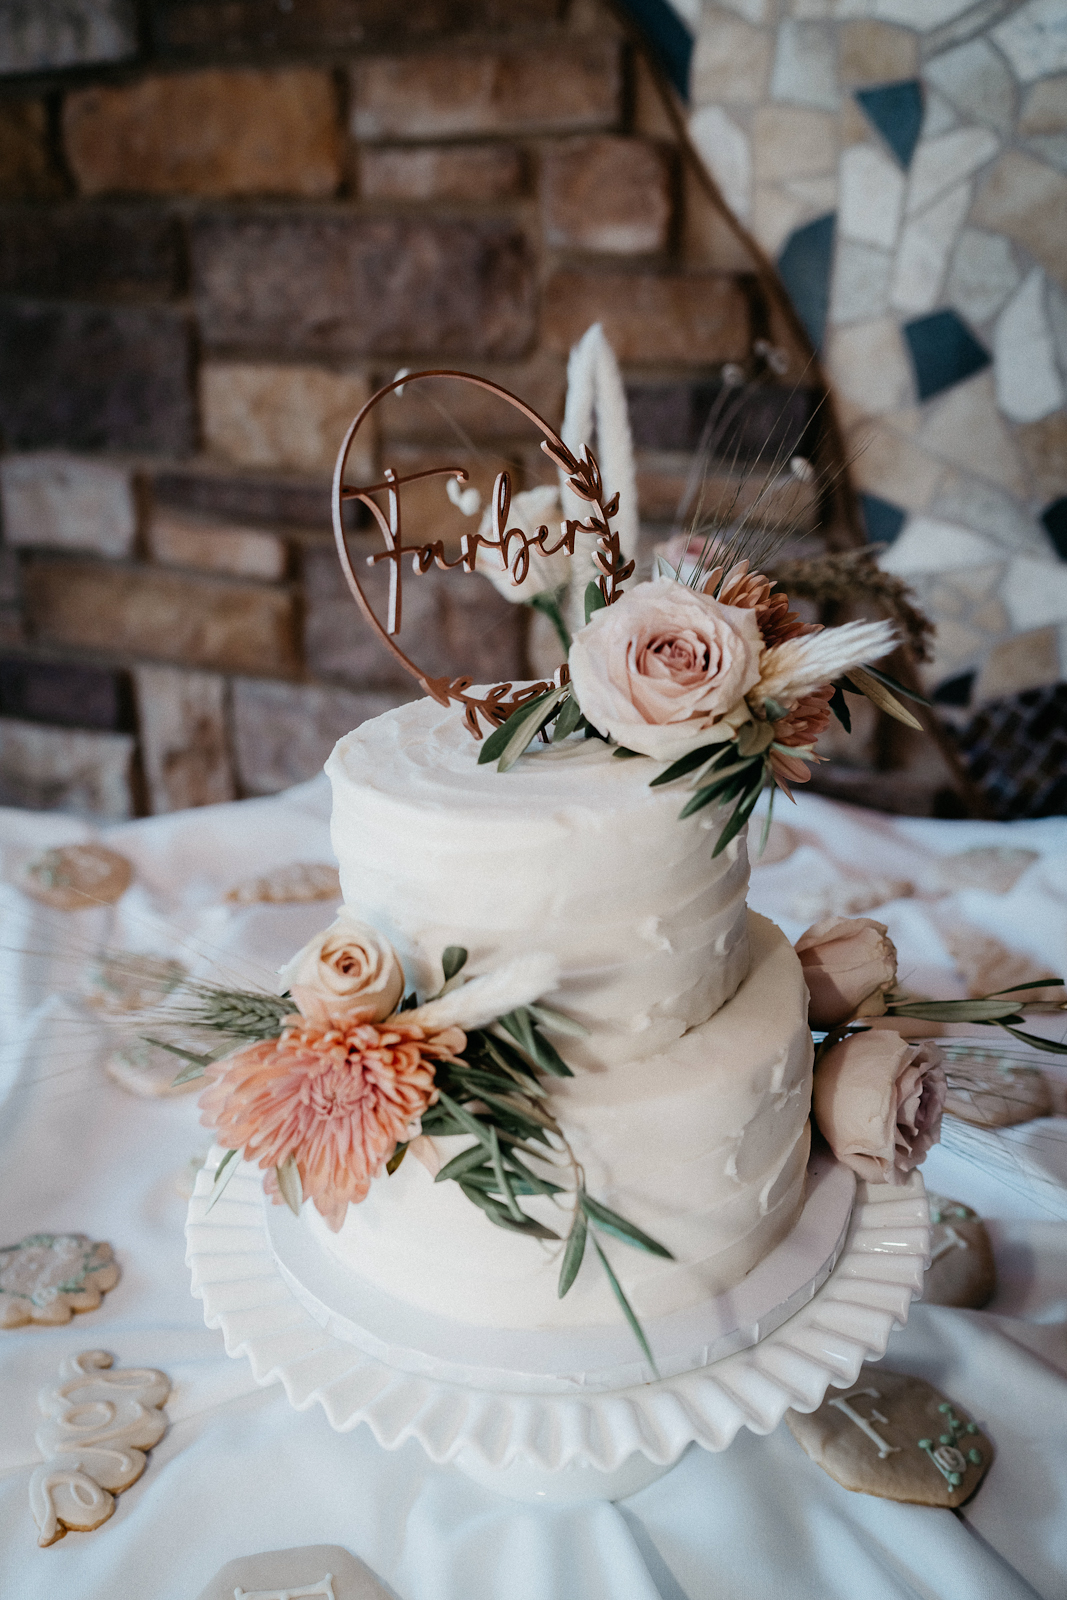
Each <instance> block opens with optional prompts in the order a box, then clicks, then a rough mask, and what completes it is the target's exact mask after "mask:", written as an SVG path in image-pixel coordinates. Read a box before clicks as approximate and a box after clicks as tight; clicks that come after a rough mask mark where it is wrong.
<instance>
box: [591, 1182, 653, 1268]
mask: <svg viewBox="0 0 1067 1600" xmlns="http://www.w3.org/2000/svg"><path fill="white" fill-rule="evenodd" d="M578 1199H579V1204H580V1205H581V1207H582V1209H583V1211H584V1212H585V1214H586V1216H587V1217H588V1218H589V1220H590V1221H591V1222H595V1223H596V1224H597V1226H598V1227H600V1228H603V1230H604V1232H605V1233H611V1234H614V1235H615V1237H616V1238H617V1239H622V1240H623V1241H624V1243H626V1244H632V1245H634V1246H635V1248H636V1249H638V1250H647V1251H648V1253H649V1255H652V1256H662V1257H663V1259H664V1260H665V1261H673V1260H674V1257H673V1255H672V1254H671V1252H670V1251H669V1250H668V1249H667V1248H666V1246H665V1245H662V1244H657V1242H656V1240H655V1239H651V1238H649V1236H648V1234H647V1233H642V1232H641V1229H640V1228H636V1227H635V1226H634V1224H633V1223H632V1222H627V1220H626V1218H625V1217H620V1216H619V1213H618V1212H617V1211H611V1210H609V1209H608V1207H607V1206H605V1205H601V1203H600V1202H599V1201H598V1200H591V1199H590V1197H589V1196H588V1195H587V1194H586V1192H585V1190H584V1189H583V1190H582V1191H581V1193H580V1194H579V1196H578Z"/></svg>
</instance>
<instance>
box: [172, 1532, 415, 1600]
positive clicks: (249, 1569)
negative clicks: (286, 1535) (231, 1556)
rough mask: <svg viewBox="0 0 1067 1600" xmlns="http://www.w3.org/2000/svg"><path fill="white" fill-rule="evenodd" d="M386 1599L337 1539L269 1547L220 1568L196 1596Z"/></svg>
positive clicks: (218, 1599) (202, 1599)
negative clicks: (276, 1547) (285, 1548)
mask: <svg viewBox="0 0 1067 1600" xmlns="http://www.w3.org/2000/svg"><path fill="white" fill-rule="evenodd" d="M283 1597H284V1600H386V1593H385V1590H384V1589H383V1588H382V1586H381V1584H380V1583H379V1582H378V1581H377V1579H376V1578H375V1577H374V1576H373V1574H372V1573H370V1572H369V1571H368V1570H367V1568H366V1567H365V1566H364V1565H363V1563H362V1562H361V1561H357V1560H356V1558H355V1556H351V1555H349V1553H348V1551H347V1550H345V1549H344V1548H343V1547H342V1546H341V1545H339V1544H309V1545H304V1546H302V1547H300V1548H297V1549H295V1550H265V1551H264V1552H263V1553H262V1555H256V1556H239V1557H238V1559H237V1560H236V1561H228V1562H227V1563H226V1565H225V1566H224V1567H223V1568H222V1569H221V1571H219V1572H216V1574H215V1576H214V1577H213V1578H212V1580H211V1582H210V1583H209V1584H208V1586H207V1588H206V1589H202V1590H201V1592H200V1594H199V1596H198V1597H197V1600H283Z"/></svg>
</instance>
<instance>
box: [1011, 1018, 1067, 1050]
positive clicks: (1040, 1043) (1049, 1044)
mask: <svg viewBox="0 0 1067 1600" xmlns="http://www.w3.org/2000/svg"><path fill="white" fill-rule="evenodd" d="M997 1026H998V1027H1000V1028H1003V1029H1004V1032H1005V1033H1010V1034H1011V1036H1012V1038H1013V1039H1021V1040H1022V1042H1023V1044H1030V1045H1033V1047H1034V1049H1035V1050H1044V1051H1045V1053H1046V1054H1047V1055H1050V1056H1067V1044H1057V1042H1056V1040H1055V1039H1042V1038H1041V1036H1040V1034H1036V1033H1025V1032H1024V1031H1023V1029H1022V1028H1011V1027H1009V1026H1008V1024H1007V1023H1006V1022H998V1023H997Z"/></svg>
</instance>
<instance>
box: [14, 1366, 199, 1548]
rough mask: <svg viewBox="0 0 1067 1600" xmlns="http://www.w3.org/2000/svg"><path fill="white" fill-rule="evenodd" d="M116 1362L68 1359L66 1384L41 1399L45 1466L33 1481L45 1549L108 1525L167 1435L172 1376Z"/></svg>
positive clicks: (62, 1371)
mask: <svg viewBox="0 0 1067 1600" xmlns="http://www.w3.org/2000/svg"><path fill="white" fill-rule="evenodd" d="M111 1364H112V1357H111V1356H109V1355H108V1353H107V1351H106V1350H83V1351H82V1353H81V1355H77V1356H67V1357H65V1358H64V1360H63V1361H62V1362H61V1363H60V1367H59V1380H60V1381H59V1382H58V1383H57V1384H53V1385H51V1386H50V1387H49V1388H46V1389H42V1390H41V1392H40V1394H39V1395H38V1396H37V1404H38V1406H39V1407H40V1409H41V1410H42V1411H43V1412H44V1415H45V1418H46V1421H44V1422H43V1423H42V1424H41V1426H40V1427H39V1428H38V1430H37V1432H36V1434H35V1436H34V1437H35V1438H36V1441H37V1448H38V1450H40V1452H41V1454H42V1455H43V1456H44V1458H45V1464H44V1465H43V1466H41V1467H38V1468H37V1470H36V1472H35V1473H34V1474H33V1477H32V1478H31V1479H30V1510H31V1511H32V1512H33V1519H34V1521H35V1522H36V1524H37V1528H38V1539H37V1543H38V1544H40V1545H50V1544H55V1542H56V1540H57V1539H62V1537H63V1535H64V1534H65V1533H67V1532H69V1531H72V1530H77V1532H79V1533H89V1532H91V1531H92V1530H93V1529H94V1528H99V1526H100V1524H101V1523H102V1522H106V1521H107V1519H108V1517H110V1515H111V1513H112V1512H113V1511H114V1509H115V1496H116V1494H119V1493H120V1492H121V1491H122V1490H123V1489H128V1488H129V1487H130V1485H131V1483H136V1482H137V1479H138V1478H139V1477H140V1476H141V1473H142V1472H143V1471H144V1469H145V1465H146V1463H147V1457H146V1455H145V1451H146V1450H150V1449H151V1448H152V1446H153V1445H154V1444H158V1443H159V1441H160V1439H162V1437H163V1435H164V1434H165V1433H166V1431H167V1419H166V1417H165V1416H164V1415H163V1413H162V1411H161V1410H160V1409H159V1408H160V1407H161V1406H162V1404H163V1402H164V1400H166V1398H167V1396H168V1394H169V1393H170V1379H169V1378H168V1377H167V1376H166V1375H165V1374H164V1373H162V1372H157V1371H156V1369H155V1368H154V1367H124V1368H122V1369H121V1370H120V1371H118V1372H112V1371H109V1368H110V1367H111Z"/></svg>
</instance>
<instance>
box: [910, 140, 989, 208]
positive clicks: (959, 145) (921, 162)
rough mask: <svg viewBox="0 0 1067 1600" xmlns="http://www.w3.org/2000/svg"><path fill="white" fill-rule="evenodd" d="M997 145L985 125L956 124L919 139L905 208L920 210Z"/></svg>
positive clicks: (982, 161) (981, 163)
mask: <svg viewBox="0 0 1067 1600" xmlns="http://www.w3.org/2000/svg"><path fill="white" fill-rule="evenodd" d="M999 149H1000V140H999V139H998V138H997V136H996V134H995V133H992V132H991V131H990V130H989V129H988V128H956V129H955V130H954V131H953V132H952V133H942V134H939V135H938V136H937V138H936V139H920V140H919V143H918V144H917V145H916V147H915V154H914V156H913V157H912V160H911V170H910V172H909V174H908V200H907V209H908V211H909V212H915V211H921V210H922V209H923V207H924V206H928V205H929V204H930V201H931V200H934V199H936V198H937V196H938V195H939V194H943V193H944V191H945V190H946V189H948V188H951V187H952V186H953V185H954V184H957V183H961V182H962V181H963V179H964V178H969V177H970V176H971V174H972V172H977V171H978V168H979V167H982V166H984V165H985V163H986V162H987V161H991V160H992V159H993V157H994V156H995V155H996V153H997V151H998V150H999Z"/></svg>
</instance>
